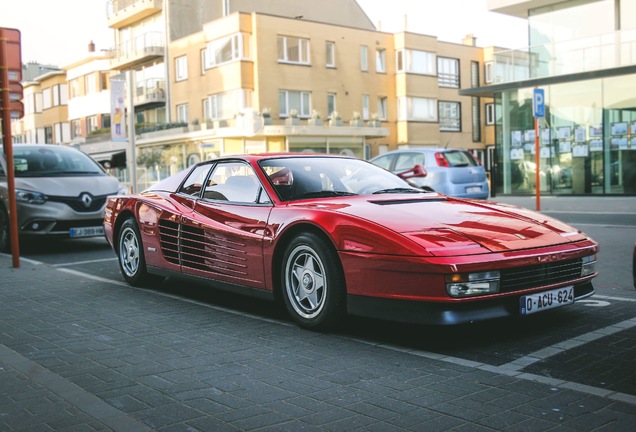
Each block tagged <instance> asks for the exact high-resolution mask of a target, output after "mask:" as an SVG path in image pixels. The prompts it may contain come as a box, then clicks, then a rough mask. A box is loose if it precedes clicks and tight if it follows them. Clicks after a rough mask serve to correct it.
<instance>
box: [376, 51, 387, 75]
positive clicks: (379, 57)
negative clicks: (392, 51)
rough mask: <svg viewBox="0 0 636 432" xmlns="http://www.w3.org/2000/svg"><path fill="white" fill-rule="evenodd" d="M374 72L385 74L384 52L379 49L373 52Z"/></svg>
mask: <svg viewBox="0 0 636 432" xmlns="http://www.w3.org/2000/svg"><path fill="white" fill-rule="evenodd" d="M375 71H376V72H380V73H384V72H386V50H385V49H383V48H379V49H377V50H376V51H375Z"/></svg>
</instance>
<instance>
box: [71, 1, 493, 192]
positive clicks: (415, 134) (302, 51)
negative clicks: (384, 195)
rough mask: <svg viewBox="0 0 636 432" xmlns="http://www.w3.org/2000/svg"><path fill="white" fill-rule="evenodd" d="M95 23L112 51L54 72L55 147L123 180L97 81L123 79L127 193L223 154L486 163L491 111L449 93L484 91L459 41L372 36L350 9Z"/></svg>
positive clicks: (293, 7)
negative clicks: (448, 157) (60, 132)
mask: <svg viewBox="0 0 636 432" xmlns="http://www.w3.org/2000/svg"><path fill="white" fill-rule="evenodd" d="M108 24H109V27H110V28H112V29H113V30H114V48H113V49H112V50H108V51H102V52H101V53H99V54H98V53H94V48H93V49H89V55H88V56H87V58H86V59H85V60H83V61H80V62H78V63H76V64H73V65H69V66H68V67H66V68H65V71H66V74H67V80H68V91H69V101H68V102H69V110H68V117H66V121H67V122H68V124H69V125H70V138H69V141H66V142H69V143H72V144H73V145H75V146H78V147H79V148H80V149H81V150H83V151H85V152H87V153H89V154H91V155H92V156H93V157H95V158H96V159H97V160H99V161H100V162H102V163H103V164H104V166H106V167H110V168H111V169H112V170H113V171H112V172H113V174H116V175H117V176H118V177H119V178H120V180H122V181H123V182H128V181H129V175H130V172H129V169H126V168H125V166H124V161H125V160H126V153H128V159H129V160H127V166H128V167H130V164H131V163H133V161H132V159H130V158H131V155H130V153H131V152H130V151H128V152H127V149H128V145H129V144H128V143H127V142H121V141H117V140H112V139H110V135H109V134H108V133H107V132H108V131H109V127H110V125H111V123H112V122H111V115H112V112H111V111H109V109H110V103H109V99H108V98H109V95H110V93H111V87H110V84H109V82H110V80H111V79H113V78H116V79H125V80H126V86H127V90H126V111H127V113H128V114H129V115H130V114H132V115H134V119H133V123H134V124H135V132H134V135H133V137H134V145H135V153H136V156H135V160H134V163H136V171H137V172H138V175H137V177H138V178H137V185H136V189H137V190H139V189H143V188H144V187H146V186H149V185H150V184H152V183H154V182H156V181H158V180H160V179H162V178H165V177H166V176H167V175H170V174H173V173H175V172H177V171H179V170H181V169H183V168H186V167H188V166H190V165H192V164H193V163H195V162H198V161H200V160H206V159H210V158H214V157H218V156H220V155H225V154H231V153H244V152H248V153H250V152H273V151H304V152H306V151H313V152H327V153H342V154H349V155H354V156H357V157H361V158H370V157H372V156H375V155H377V154H379V153H382V152H385V151H388V150H392V149H395V148H400V147H416V146H444V147H462V148H468V149H471V150H472V151H473V152H474V154H476V155H477V156H478V157H479V158H480V159H481V160H482V161H483V162H484V163H485V164H486V165H488V163H489V161H490V159H489V158H488V153H487V150H488V148H489V147H492V146H491V144H494V139H493V138H494V132H492V130H493V129H494V126H489V125H487V124H486V121H487V118H488V115H487V112H488V110H489V109H492V107H493V106H494V105H493V104H492V100H490V99H487V98H482V97H479V96H461V95H460V94H459V90H460V89H462V88H471V87H479V86H480V85H483V76H482V73H481V72H482V71H483V70H484V61H485V59H484V55H485V53H487V51H486V50H485V49H483V48H480V47H478V46H477V45H476V43H475V38H473V37H472V36H469V37H467V38H466V40H465V41H464V43H448V42H442V41H438V40H437V38H436V37H435V36H432V35H425V34H416V33H410V32H398V33H395V34H391V33H386V32H380V31H377V30H376V29H375V26H374V25H373V24H372V23H371V22H370V20H369V18H368V17H367V15H366V14H365V13H364V11H363V10H362V9H361V8H360V6H359V5H358V3H357V2H356V1H354V0H345V1H343V0H325V1H323V2H321V4H320V7H319V8H315V7H311V5H310V4H308V2H297V1H293V0H283V1H277V2H260V1H254V0H216V1H203V0H187V1H186V0H113V1H110V2H109V8H108ZM131 89H132V90H131ZM126 123H127V124H128V123H129V122H128V121H126ZM153 128H155V129H163V130H157V131H154V132H149V131H150V130H151V129H153ZM128 134H129V135H128V136H129V137H130V131H128Z"/></svg>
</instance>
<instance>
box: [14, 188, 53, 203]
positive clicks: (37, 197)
mask: <svg viewBox="0 0 636 432" xmlns="http://www.w3.org/2000/svg"><path fill="white" fill-rule="evenodd" d="M15 199H16V201H19V202H23V203H28V204H44V203H45V202H46V200H47V198H46V195H44V194H41V193H39V192H32V191H27V190H21V189H16V190H15Z"/></svg>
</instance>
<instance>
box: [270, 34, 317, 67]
mask: <svg viewBox="0 0 636 432" xmlns="http://www.w3.org/2000/svg"><path fill="white" fill-rule="evenodd" d="M291 41H295V42H297V46H298V60H290V56H289V50H290V49H291V48H290V42H291ZM277 48H278V49H277V51H278V63H287V64H301V65H308V64H311V60H310V59H311V53H310V45H309V39H306V38H301V37H296V36H285V35H278V38H277Z"/></svg>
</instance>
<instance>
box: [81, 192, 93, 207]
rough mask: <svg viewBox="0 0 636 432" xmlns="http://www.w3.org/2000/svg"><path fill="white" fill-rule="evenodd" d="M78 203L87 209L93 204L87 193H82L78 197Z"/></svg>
mask: <svg viewBox="0 0 636 432" xmlns="http://www.w3.org/2000/svg"><path fill="white" fill-rule="evenodd" d="M80 201H82V202H83V203H84V207H86V208H89V207H90V206H91V204H92V203H93V197H92V196H91V194H89V193H83V194H81V195H80Z"/></svg>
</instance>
